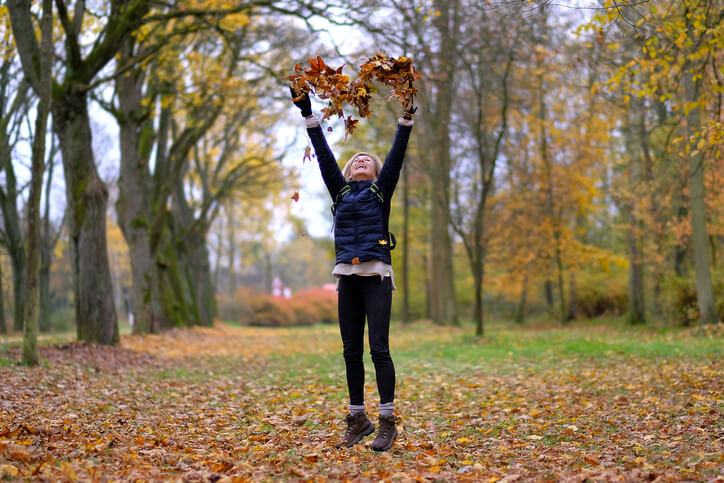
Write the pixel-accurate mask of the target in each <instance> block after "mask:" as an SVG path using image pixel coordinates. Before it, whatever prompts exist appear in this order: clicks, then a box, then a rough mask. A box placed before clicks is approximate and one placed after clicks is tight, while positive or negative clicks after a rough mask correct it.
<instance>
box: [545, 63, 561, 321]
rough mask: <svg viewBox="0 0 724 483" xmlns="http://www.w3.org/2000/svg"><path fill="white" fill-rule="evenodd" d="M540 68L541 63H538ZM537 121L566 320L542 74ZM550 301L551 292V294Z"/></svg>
mask: <svg viewBox="0 0 724 483" xmlns="http://www.w3.org/2000/svg"><path fill="white" fill-rule="evenodd" d="M538 68H539V69H541V68H542V65H540V64H539V65H538ZM538 96H539V97H538V121H539V124H540V152H541V160H542V161H543V168H544V172H545V178H546V208H547V211H548V216H549V219H550V223H551V225H553V245H554V247H553V248H554V253H553V257H554V258H553V260H554V262H555V268H556V273H557V275H558V295H559V303H560V320H561V322H563V323H565V322H567V319H566V298H565V290H564V285H563V259H562V254H561V226H560V224H561V220H560V219H559V216H558V214H557V213H556V209H555V203H554V200H553V167H552V166H551V161H550V158H549V156H548V134H547V127H546V103H545V91H544V83H543V74H539V75H538ZM550 300H551V302H552V294H551V299H550Z"/></svg>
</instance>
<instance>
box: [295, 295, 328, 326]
mask: <svg viewBox="0 0 724 483" xmlns="http://www.w3.org/2000/svg"><path fill="white" fill-rule="evenodd" d="M291 300H292V307H293V309H294V313H295V315H296V316H297V323H298V324H300V325H311V324H318V323H320V322H321V323H324V324H335V323H337V292H332V291H330V290H324V289H322V288H314V289H309V290H301V291H299V292H297V293H295V294H294V296H292V298H291Z"/></svg>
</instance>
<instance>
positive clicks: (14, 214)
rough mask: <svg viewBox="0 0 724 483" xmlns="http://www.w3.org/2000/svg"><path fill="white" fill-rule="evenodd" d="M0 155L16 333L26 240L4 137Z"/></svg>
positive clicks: (0, 193) (21, 313)
mask: <svg viewBox="0 0 724 483" xmlns="http://www.w3.org/2000/svg"><path fill="white" fill-rule="evenodd" d="M2 156H3V158H4V159H3V160H2V162H0V165H4V166H5V190H0V202H1V203H2V214H3V223H4V225H5V234H6V240H7V246H6V248H7V251H8V256H9V257H10V265H11V267H12V272H13V329H14V330H15V331H17V332H20V331H22V330H23V317H24V313H25V275H26V273H25V270H26V269H25V264H26V253H25V240H23V234H22V230H21V229H20V217H19V216H18V207H17V199H18V192H17V180H16V178H15V170H14V169H13V167H12V164H11V163H12V161H11V158H10V145H9V144H8V139H7V137H5V136H3V138H2Z"/></svg>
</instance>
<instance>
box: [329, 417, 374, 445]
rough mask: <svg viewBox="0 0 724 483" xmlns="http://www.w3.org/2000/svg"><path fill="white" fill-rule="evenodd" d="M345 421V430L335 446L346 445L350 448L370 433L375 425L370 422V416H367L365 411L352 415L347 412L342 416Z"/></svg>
mask: <svg viewBox="0 0 724 483" xmlns="http://www.w3.org/2000/svg"><path fill="white" fill-rule="evenodd" d="M344 420H345V421H347V431H345V432H344V437H343V438H342V441H341V442H340V443H339V444H338V445H337V448H341V447H342V446H346V447H347V448H351V447H352V446H354V445H355V444H357V443H359V440H360V439H362V438H364V437H365V436H367V435H368V434H372V433H373V432H374V430H375V425H374V424H372V421H370V418H368V417H367V413H364V412H362V413H357V414H355V415H354V416H353V415H351V414H348V415H347V416H345V418H344Z"/></svg>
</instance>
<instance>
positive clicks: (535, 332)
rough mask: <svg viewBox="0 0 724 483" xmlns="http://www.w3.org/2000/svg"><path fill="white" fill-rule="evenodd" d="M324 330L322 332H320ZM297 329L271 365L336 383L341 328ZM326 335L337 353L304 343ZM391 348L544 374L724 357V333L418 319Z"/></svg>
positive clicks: (414, 360) (431, 362)
mask: <svg viewBox="0 0 724 483" xmlns="http://www.w3.org/2000/svg"><path fill="white" fill-rule="evenodd" d="M322 327H323V328H324V330H323V332H320V328H322ZM292 330H293V331H294V333H295V336H296V338H297V340H298V341H299V345H300V351H299V352H298V353H295V354H285V353H278V354H274V355H272V356H271V357H270V360H269V364H270V365H271V366H272V367H273V368H277V367H278V368H281V367H286V368H287V369H286V371H279V373H283V374H284V375H285V377H286V378H289V379H290V380H295V379H298V378H305V377H306V378H310V377H312V378H314V379H315V380H318V381H319V382H329V383H332V382H334V381H336V380H337V381H338V378H339V374H338V373H339V371H340V370H341V369H342V368H343V367H344V366H343V360H342V355H341V350H342V349H341V346H342V344H341V341H339V334H338V333H336V329H334V330H330V328H329V326H317V327H299V328H295V329H292ZM436 330H439V331H440V333H441V336H440V337H439V338H437V337H435V336H434V333H435V331H436ZM320 340H322V341H329V340H332V341H338V344H337V345H338V350H337V352H332V353H316V352H313V351H312V352H310V353H306V352H304V350H303V347H304V345H305V344H313V343H314V342H315V341H320ZM390 345H391V353H392V357H393V359H394V361H395V364H396V365H398V366H400V368H406V369H408V370H411V371H414V372H421V373H426V372H430V373H435V372H439V371H443V372H445V373H455V372H459V371H464V372H468V371H470V370H471V369H473V368H475V369H478V370H485V369H486V368H487V369H490V370H496V371H498V372H501V373H506V372H516V371H520V370H521V367H522V368H527V369H530V370H533V371H536V372H545V371H549V370H551V369H554V368H556V367H559V366H560V365H561V364H562V363H565V362H566V361H572V360H591V361H592V362H593V361H595V362H596V364H597V365H603V366H606V365H609V364H615V363H619V362H621V360H622V359H626V360H631V359H636V358H644V359H661V360H667V359H672V358H675V359H681V358H684V359H691V360H705V359H714V358H722V357H724V332H722V331H721V330H719V331H718V332H717V333H716V334H715V335H711V334H709V335H707V334H706V333H704V332H703V331H701V330H698V329H680V328H671V327H658V326H638V327H630V326H627V325H625V324H622V323H620V321H619V319H603V320H593V321H584V322H579V323H574V324H570V325H568V326H560V325H558V326H554V327H549V328H537V327H531V326H517V325H513V324H510V323H502V322H493V323H489V324H488V325H487V326H486V334H485V335H484V336H483V337H477V336H475V335H474V330H473V327H472V326H470V325H466V326H463V327H461V328H454V329H451V328H449V327H444V328H439V327H436V326H434V325H430V324H414V323H413V324H411V325H409V326H407V327H404V326H402V325H400V324H394V323H393V326H392V328H391V330H390ZM364 357H365V367H366V368H368V370H371V369H369V368H371V367H372V361H371V359H370V356H369V348H368V347H366V349H365V356H364ZM273 372H275V373H276V372H277V371H273ZM370 375H372V373H370Z"/></svg>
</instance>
